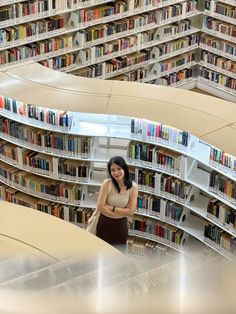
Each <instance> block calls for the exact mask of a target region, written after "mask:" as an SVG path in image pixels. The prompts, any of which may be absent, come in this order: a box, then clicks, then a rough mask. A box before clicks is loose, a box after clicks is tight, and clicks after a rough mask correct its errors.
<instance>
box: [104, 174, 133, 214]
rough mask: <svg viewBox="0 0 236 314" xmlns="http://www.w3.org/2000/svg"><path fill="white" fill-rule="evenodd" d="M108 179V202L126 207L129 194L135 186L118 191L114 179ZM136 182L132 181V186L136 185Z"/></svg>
mask: <svg viewBox="0 0 236 314" xmlns="http://www.w3.org/2000/svg"><path fill="white" fill-rule="evenodd" d="M108 181H109V183H108V194H107V199H106V203H107V204H108V205H111V206H117V207H121V208H125V206H126V205H127V204H128V202H129V196H130V193H131V191H132V188H133V187H131V188H130V189H128V190H125V191H122V192H120V193H118V191H117V189H116V187H115V185H114V184H113V182H112V179H108ZM134 184H135V183H133V182H132V186H134Z"/></svg>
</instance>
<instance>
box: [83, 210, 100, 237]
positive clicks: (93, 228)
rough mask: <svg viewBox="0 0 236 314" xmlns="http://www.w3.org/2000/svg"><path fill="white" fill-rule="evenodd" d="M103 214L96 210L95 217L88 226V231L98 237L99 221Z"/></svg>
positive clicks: (89, 221) (93, 216) (92, 217)
mask: <svg viewBox="0 0 236 314" xmlns="http://www.w3.org/2000/svg"><path fill="white" fill-rule="evenodd" d="M100 214H101V212H100V211H98V210H97V209H95V211H94V213H93V215H92V216H91V217H90V218H89V220H88V225H87V228H86V231H87V232H89V233H92V234H94V235H96V231H97V224H98V219H99V217H100Z"/></svg>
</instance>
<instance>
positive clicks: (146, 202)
mask: <svg viewBox="0 0 236 314" xmlns="http://www.w3.org/2000/svg"><path fill="white" fill-rule="evenodd" d="M137 210H138V211H140V210H142V212H143V211H144V210H145V211H147V212H150V213H152V214H153V216H159V215H160V211H161V198H160V197H157V196H154V195H150V194H146V193H142V192H139V194H138V199H137ZM154 213H155V214H154Z"/></svg>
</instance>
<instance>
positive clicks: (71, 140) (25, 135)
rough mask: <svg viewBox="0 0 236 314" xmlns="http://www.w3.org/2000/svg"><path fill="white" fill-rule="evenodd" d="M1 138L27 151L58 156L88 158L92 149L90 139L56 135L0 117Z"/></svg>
mask: <svg viewBox="0 0 236 314" xmlns="http://www.w3.org/2000/svg"><path fill="white" fill-rule="evenodd" d="M0 132H1V133H2V137H3V138H5V139H10V140H11V141H13V142H14V143H15V144H19V142H20V143H21V144H23V146H25V147H27V148H29V149H35V150H40V151H42V152H47V153H55V154H58V155H68V156H74V157H76V156H77V157H81V158H88V157H89V156H90V154H91V149H92V138H91V137H83V136H76V135H67V134H57V133H53V132H48V131H44V130H40V129H37V128H35V127H30V126H27V125H24V124H20V123H18V122H15V121H12V120H10V119H6V118H3V117H0Z"/></svg>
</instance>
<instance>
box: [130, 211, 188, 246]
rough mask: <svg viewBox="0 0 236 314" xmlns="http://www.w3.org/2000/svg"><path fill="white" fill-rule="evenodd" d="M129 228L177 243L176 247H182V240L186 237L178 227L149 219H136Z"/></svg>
mask: <svg viewBox="0 0 236 314" xmlns="http://www.w3.org/2000/svg"><path fill="white" fill-rule="evenodd" d="M129 228H130V229H131V230H137V231H141V232H144V233H147V234H151V235H154V236H157V237H159V238H162V239H165V240H167V241H169V242H170V243H171V242H172V243H175V244H176V245H181V240H182V237H183V235H184V232H183V230H180V229H178V228H177V227H174V226H171V225H168V224H166V223H163V222H161V221H158V222H157V221H154V220H152V219H148V218H145V219H142V220H140V219H138V218H137V217H135V218H134V220H133V221H132V222H130V223H129Z"/></svg>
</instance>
